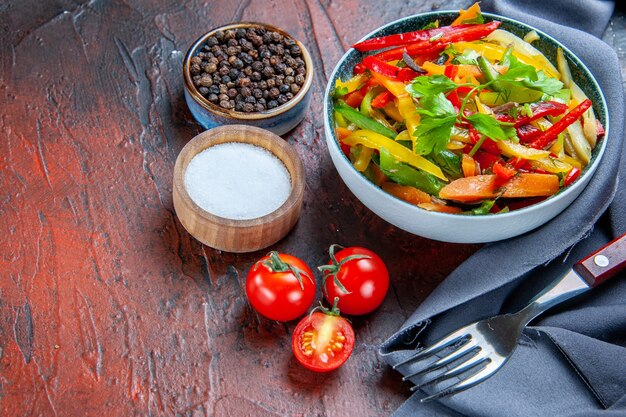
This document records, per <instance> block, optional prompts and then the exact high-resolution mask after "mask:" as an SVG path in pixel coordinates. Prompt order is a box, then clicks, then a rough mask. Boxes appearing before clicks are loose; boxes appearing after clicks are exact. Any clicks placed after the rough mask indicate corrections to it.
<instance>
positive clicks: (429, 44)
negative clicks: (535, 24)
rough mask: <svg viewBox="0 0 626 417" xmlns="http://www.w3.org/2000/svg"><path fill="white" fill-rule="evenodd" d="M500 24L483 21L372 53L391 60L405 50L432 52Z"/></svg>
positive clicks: (476, 37) (484, 33)
mask: <svg viewBox="0 0 626 417" xmlns="http://www.w3.org/2000/svg"><path fill="white" fill-rule="evenodd" d="M498 26H500V22H498V21H497V20H494V21H493V22H490V23H484V24H480V25H469V26H468V27H466V28H464V29H463V30H461V31H458V32H451V33H444V34H443V36H441V37H440V38H439V39H437V40H432V41H431V40H430V39H431V38H428V39H426V40H420V41H417V42H415V43H412V44H409V45H407V46H401V47H399V48H393V49H389V50H388V51H384V52H381V53H379V54H377V55H374V56H375V57H376V58H378V59H380V60H382V61H392V60H394V59H400V58H402V54H403V53H404V52H406V53H407V54H409V55H410V56H413V55H418V54H426V53H432V52H435V51H442V50H443V49H445V47H446V46H447V45H448V44H449V43H453V42H461V41H465V42H471V41H477V40H479V39H482V38H484V37H485V36H487V35H489V34H490V33H491V32H493V31H494V30H496V29H497V28H498Z"/></svg>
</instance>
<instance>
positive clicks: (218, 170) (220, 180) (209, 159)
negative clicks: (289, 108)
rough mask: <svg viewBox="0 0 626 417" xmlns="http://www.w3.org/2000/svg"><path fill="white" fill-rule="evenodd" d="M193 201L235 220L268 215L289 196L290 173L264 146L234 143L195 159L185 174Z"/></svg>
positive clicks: (214, 147)
mask: <svg viewBox="0 0 626 417" xmlns="http://www.w3.org/2000/svg"><path fill="white" fill-rule="evenodd" d="M185 188H186V189H187V192H188V193H189V196H190V197H191V199H192V200H193V201H194V202H195V203H196V204H197V205H198V206H200V207H201V208H203V209H204V210H206V211H208V212H209V213H212V214H215V215H217V216H220V217H225V218H227V219H235V220H245V219H254V218H257V217H261V216H265V215H266V214H269V213H271V212H273V211H274V210H276V209H277V208H279V207H280V206H281V205H282V204H283V203H284V202H285V201H286V200H287V198H288V197H289V193H290V191H291V177H290V175H289V171H287V168H286V167H285V165H284V164H283V162H282V161H281V160H280V159H278V158H277V157H276V156H275V155H274V154H272V153H271V152H269V151H268V150H266V149H264V148H261V147H260V146H255V145H250V144H248V143H240V142H230V143H222V144H219V145H215V146H211V147H209V148H207V149H205V150H204V151H202V152H199V153H198V154H197V155H196V156H194V157H193V158H192V159H191V161H190V162H189V165H188V166H187V171H186V172H185Z"/></svg>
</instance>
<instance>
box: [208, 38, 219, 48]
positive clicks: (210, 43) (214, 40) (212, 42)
mask: <svg viewBox="0 0 626 417" xmlns="http://www.w3.org/2000/svg"><path fill="white" fill-rule="evenodd" d="M218 43H220V41H218V40H217V38H216V37H215V36H209V39H207V40H206V44H207V46H215V45H217V44H218Z"/></svg>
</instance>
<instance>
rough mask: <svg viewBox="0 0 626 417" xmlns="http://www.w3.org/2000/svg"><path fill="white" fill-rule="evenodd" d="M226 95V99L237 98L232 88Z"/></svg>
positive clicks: (235, 91)
mask: <svg viewBox="0 0 626 417" xmlns="http://www.w3.org/2000/svg"><path fill="white" fill-rule="evenodd" d="M227 94H228V97H230V98H235V97H236V96H237V90H236V89H234V88H230V89H229V90H228V93H227Z"/></svg>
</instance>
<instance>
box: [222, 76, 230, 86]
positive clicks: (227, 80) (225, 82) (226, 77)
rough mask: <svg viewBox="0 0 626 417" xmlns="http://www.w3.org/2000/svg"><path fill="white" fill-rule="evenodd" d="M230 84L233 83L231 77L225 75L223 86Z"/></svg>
mask: <svg viewBox="0 0 626 417" xmlns="http://www.w3.org/2000/svg"><path fill="white" fill-rule="evenodd" d="M229 82H231V79H230V77H229V76H228V75H224V76H223V77H222V84H227V83H229Z"/></svg>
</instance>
